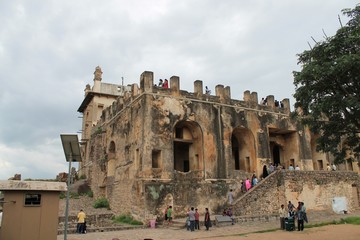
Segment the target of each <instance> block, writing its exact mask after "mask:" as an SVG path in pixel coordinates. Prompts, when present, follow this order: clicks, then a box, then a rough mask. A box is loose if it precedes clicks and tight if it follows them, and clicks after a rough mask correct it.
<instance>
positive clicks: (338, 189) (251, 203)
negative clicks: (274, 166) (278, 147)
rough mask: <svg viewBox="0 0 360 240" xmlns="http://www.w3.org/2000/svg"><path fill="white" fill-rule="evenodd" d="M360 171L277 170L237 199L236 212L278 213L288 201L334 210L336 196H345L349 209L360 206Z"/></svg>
mask: <svg viewBox="0 0 360 240" xmlns="http://www.w3.org/2000/svg"><path fill="white" fill-rule="evenodd" d="M359 179H360V177H359V175H358V174H357V173H354V172H350V171H348V172H344V171H330V172H328V171H289V170H282V171H277V172H275V173H273V174H271V175H270V176H269V177H267V178H266V179H265V180H263V181H262V182H260V184H259V185H257V186H256V187H254V188H253V189H251V190H250V191H249V192H247V193H246V194H245V195H243V196H242V197H240V198H239V199H237V200H236V201H235V204H234V212H235V215H264V214H265V215H266V214H272V213H277V212H278V209H279V207H280V205H281V204H285V205H287V202H288V201H292V202H293V203H294V204H296V203H297V202H298V201H301V202H304V203H305V206H306V208H307V209H309V210H332V200H333V198H334V197H346V199H347V204H348V210H349V211H351V210H353V209H354V208H356V207H358V206H359V197H358V196H359V185H358V184H359Z"/></svg>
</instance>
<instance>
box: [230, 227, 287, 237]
mask: <svg viewBox="0 0 360 240" xmlns="http://www.w3.org/2000/svg"><path fill="white" fill-rule="evenodd" d="M277 230H280V229H279V228H272V229H266V230H259V231H256V232H248V233H242V234H239V235H236V236H246V235H249V234H253V233H268V232H275V231H277Z"/></svg>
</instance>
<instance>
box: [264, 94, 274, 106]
mask: <svg viewBox="0 0 360 240" xmlns="http://www.w3.org/2000/svg"><path fill="white" fill-rule="evenodd" d="M266 98H267V102H266V105H268V106H270V107H272V108H274V107H275V100H274V96H273V95H269V96H267V97H266Z"/></svg>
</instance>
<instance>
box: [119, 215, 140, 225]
mask: <svg viewBox="0 0 360 240" xmlns="http://www.w3.org/2000/svg"><path fill="white" fill-rule="evenodd" d="M113 222H114V223H125V224H130V225H143V223H142V222H140V221H137V220H135V219H133V217H132V216H130V215H120V216H117V217H114V218H113Z"/></svg>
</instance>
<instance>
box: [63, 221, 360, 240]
mask: <svg viewBox="0 0 360 240" xmlns="http://www.w3.org/2000/svg"><path fill="white" fill-rule="evenodd" d="M219 230H221V231H219ZM224 230H225V231H224ZM244 230H245V229H242V230H241V231H238V229H234V228H233V229H231V228H218V229H213V230H211V231H204V230H200V231H195V232H189V231H186V230H172V229H166V228H158V229H150V228H148V229H138V230H123V231H117V232H97V233H88V234H80V235H79V234H70V235H69V236H68V238H67V239H68V240H114V239H116V240H130V239H131V240H143V239H151V240H165V239H166V240H170V239H171V240H180V239H181V240H190V239H191V240H242V239H243V240H246V239H249V240H250V239H251V240H359V239H360V227H359V225H352V224H340V225H328V226H324V227H316V228H309V229H306V228H305V230H304V231H302V232H298V231H293V232H287V231H283V230H278V231H275V232H265V233H250V234H244ZM245 231H246V230H245ZM249 231H250V232H251V229H249ZM249 231H246V232H249ZM236 234H242V235H236ZM57 239H58V240H62V239H64V237H63V236H62V235H59V236H58V238H57Z"/></svg>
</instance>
